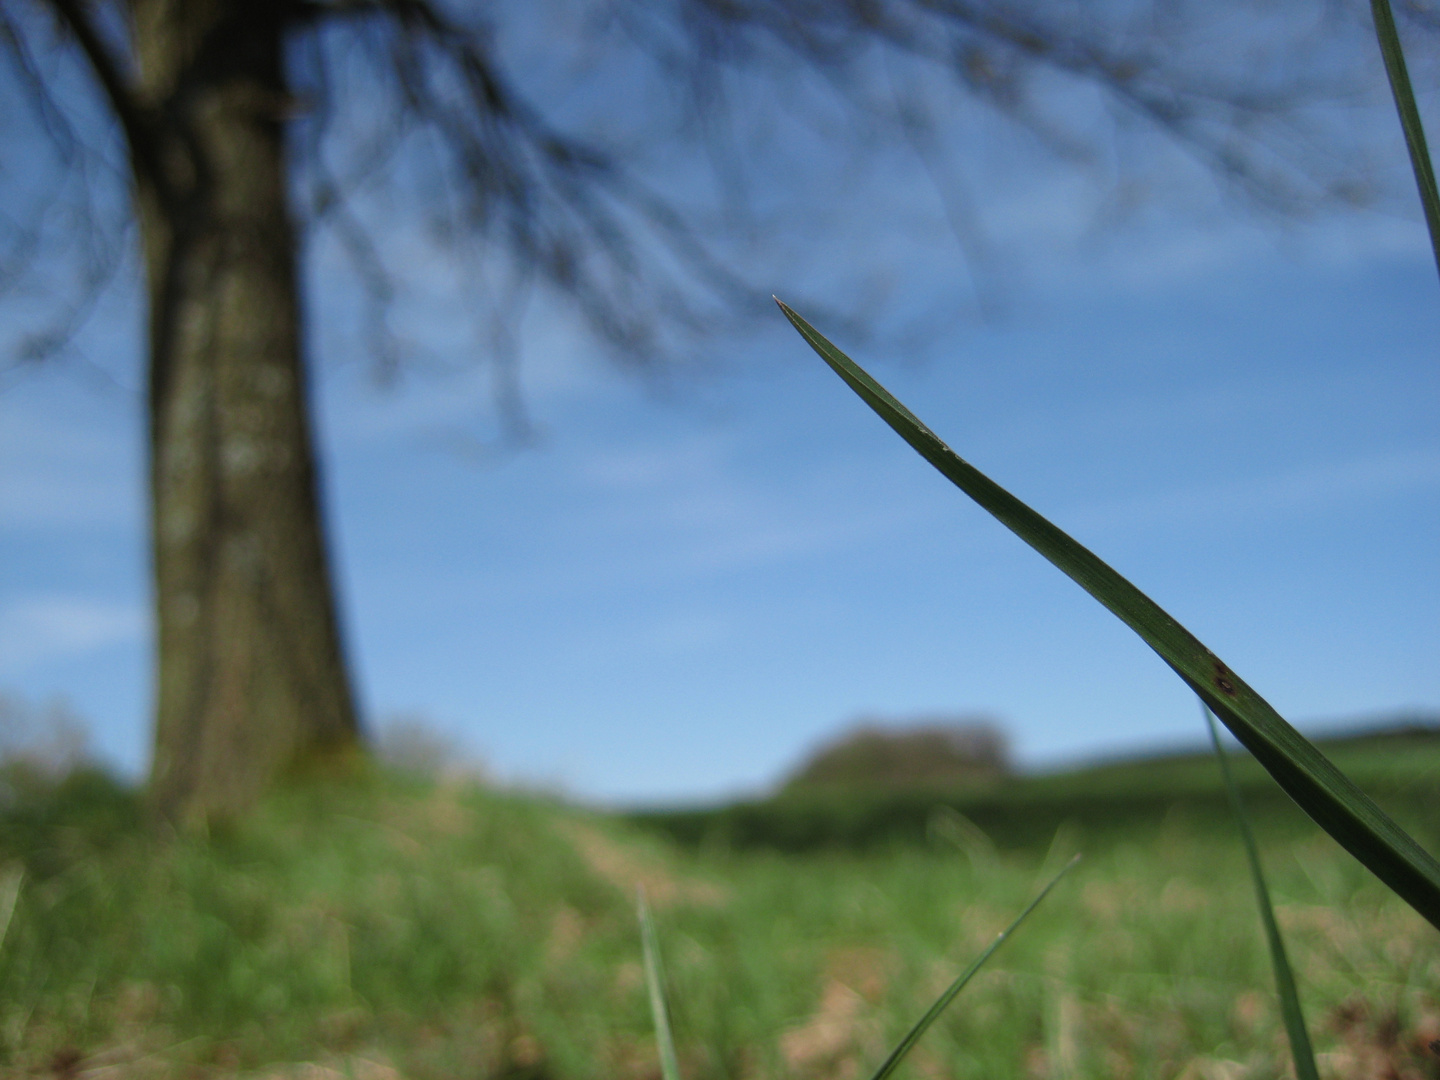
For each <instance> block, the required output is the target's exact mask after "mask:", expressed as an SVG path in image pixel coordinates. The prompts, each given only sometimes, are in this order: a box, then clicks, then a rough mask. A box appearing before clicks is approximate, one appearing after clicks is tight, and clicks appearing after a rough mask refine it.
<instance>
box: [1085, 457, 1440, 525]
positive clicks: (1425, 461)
mask: <svg viewBox="0 0 1440 1080" xmlns="http://www.w3.org/2000/svg"><path fill="white" fill-rule="evenodd" d="M1437 487H1440V452H1437V451H1434V450H1409V451H1400V452H1395V453H1390V454H1377V455H1373V456H1370V457H1365V458H1359V459H1356V460H1353V461H1347V462H1339V463H1329V464H1325V465H1320V466H1316V467H1314V468H1310V469H1299V470H1294V471H1291V472H1285V473H1278V474H1275V475H1272V476H1257V477H1251V478H1249V479H1244V480H1239V481H1236V482H1234V483H1227V484H1208V485H1205V486H1203V487H1194V488H1188V489H1185V490H1181V491H1171V492H1166V493H1163V494H1159V495H1151V496H1144V497H1141V498H1137V499H1129V500H1124V501H1120V502H1112V503H1107V504H1104V505H1099V506H1092V507H1088V508H1083V509H1080V510H1079V511H1077V512H1074V513H1068V514H1066V515H1065V516H1064V521H1065V527H1066V528H1069V529H1073V530H1075V531H1077V532H1092V533H1093V532H1133V531H1134V530H1137V529H1147V528H1160V527H1174V526H1179V525H1190V524H1194V523H1197V522H1203V521H1216V520H1222V519H1223V520H1227V521H1236V520H1240V519H1244V518H1256V517H1269V516H1274V515H1285V514H1296V513H1308V512H1313V511H1316V510H1325V509H1330V508H1334V507H1338V506H1343V505H1347V504H1351V503H1357V502H1363V501H1367V500H1373V499H1385V498H1392V497H1395V496H1398V495H1408V494H1412V493H1414V492H1417V491H1433V490H1435V489H1436V488H1437Z"/></svg>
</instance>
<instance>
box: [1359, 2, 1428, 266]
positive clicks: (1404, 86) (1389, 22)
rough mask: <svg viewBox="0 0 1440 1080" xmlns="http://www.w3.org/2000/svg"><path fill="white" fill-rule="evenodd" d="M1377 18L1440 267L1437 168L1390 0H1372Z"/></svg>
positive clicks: (1396, 100) (1380, 39)
mask: <svg viewBox="0 0 1440 1080" xmlns="http://www.w3.org/2000/svg"><path fill="white" fill-rule="evenodd" d="M1370 12H1371V15H1372V16H1373V17H1374V19H1375V37H1376V38H1377V39H1378V40H1379V42H1380V55H1381V56H1382V57H1384V58H1385V74H1386V75H1387V76H1388V77H1389V79H1390V93H1391V94H1393V95H1394V97H1395V109H1396V111H1397V112H1399V114H1400V126H1401V127H1402V128H1403V129H1404V131H1405V148H1406V149H1407V150H1409V151H1410V166H1411V168H1413V169H1414V170H1415V184H1416V186H1417V187H1419V189H1420V203H1421V205H1422V206H1423V207H1424V208H1425V224H1426V226H1427V227H1428V228H1429V229H1430V247H1431V248H1432V249H1433V250H1434V252H1435V268H1436V270H1440V190H1437V189H1436V186H1435V167H1434V165H1433V163H1432V162H1431V160H1430V150H1429V147H1427V146H1426V145H1425V127H1424V125H1423V124H1422V123H1421V122H1420V106H1418V105H1417V104H1416V103H1415V90H1414V88H1413V87H1412V86H1411V85H1410V72H1409V70H1408V69H1407V68H1406V66H1405V51H1404V49H1402V48H1401V47H1400V32H1399V31H1398V30H1397V29H1396V28H1395V15H1394V13H1393V12H1392V11H1391V10H1390V0H1370Z"/></svg>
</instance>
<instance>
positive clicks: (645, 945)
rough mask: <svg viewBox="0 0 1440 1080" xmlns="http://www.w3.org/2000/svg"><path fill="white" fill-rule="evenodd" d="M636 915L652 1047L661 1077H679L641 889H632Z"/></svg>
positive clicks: (662, 977) (655, 947)
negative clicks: (658, 1058) (651, 1027)
mask: <svg viewBox="0 0 1440 1080" xmlns="http://www.w3.org/2000/svg"><path fill="white" fill-rule="evenodd" d="M636 907H637V909H638V911H639V915H640V949H641V951H642V952H643V954H644V956H645V986H646V988H647V989H648V990H649V991H650V1016H651V1018H652V1019H653V1020H654V1022H655V1048H656V1050H657V1051H658V1052H659V1054H660V1075H661V1077H662V1078H663V1080H680V1062H679V1059H678V1058H676V1056H675V1038H674V1036H673V1035H671V1033H670V1008H669V1004H668V1003H667V1001H666V1000H665V972H664V969H663V968H661V966H660V943H659V941H658V940H657V939H656V937H655V920H654V919H652V918H651V917H650V905H649V904H647V903H646V902H645V890H644V889H638V890H636Z"/></svg>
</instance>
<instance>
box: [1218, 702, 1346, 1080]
mask: <svg viewBox="0 0 1440 1080" xmlns="http://www.w3.org/2000/svg"><path fill="white" fill-rule="evenodd" d="M1200 710H1201V711H1202V712H1203V713H1204V714H1205V724H1206V726H1207V727H1208V728H1209V729H1210V741H1211V742H1212V743H1213V744H1214V746H1215V758H1216V760H1217V761H1219V762H1220V775H1221V777H1222V778H1223V779H1224V781H1225V795H1226V798H1228V799H1229V800H1230V809H1231V811H1232V812H1233V813H1234V815H1235V824H1236V826H1237V827H1238V828H1239V830H1240V839H1241V840H1242V841H1244V844H1245V857H1246V859H1247V860H1249V863H1250V879H1251V881H1253V882H1254V884H1255V903H1256V905H1257V906H1258V907H1259V908H1260V921H1261V923H1263V924H1264V926H1265V941H1266V943H1267V944H1268V945H1269V946H1270V966H1271V967H1272V968H1273V969H1274V971H1275V992H1276V993H1277V994H1279V996H1280V1014H1281V1016H1282V1017H1283V1019H1284V1021H1285V1034H1286V1035H1287V1036H1289V1038H1290V1056H1291V1058H1292V1059H1293V1060H1294V1062H1295V1076H1296V1080H1320V1072H1319V1070H1318V1069H1317V1068H1316V1067H1315V1050H1314V1048H1313V1047H1312V1046H1311V1044H1310V1030H1309V1029H1308V1028H1307V1027H1306V1026H1305V1014H1304V1012H1303V1011H1302V1010H1301V1008H1300V991H1299V989H1298V988H1297V987H1296V985H1295V973H1294V972H1293V971H1292V970H1291V968H1290V958H1289V956H1288V955H1287V954H1286V952H1285V939H1284V938H1283V937H1281V936H1280V924H1279V923H1278V922H1276V920H1275V906H1274V904H1272V903H1271V901H1270V889H1269V887H1268V886H1267V885H1266V884H1265V872H1264V871H1263V870H1262V869H1261V867H1260V847H1259V845H1258V844H1256V843H1255V830H1254V829H1253V828H1252V827H1251V825H1250V815H1249V814H1248V813H1247V812H1246V810H1245V803H1244V800H1242V799H1241V797H1240V787H1239V785H1238V784H1236V783H1235V774H1234V772H1233V771H1232V770H1231V768H1230V758H1229V755H1228V754H1226V753H1225V748H1224V747H1223V746H1221V745H1220V728H1219V726H1218V725H1217V724H1216V723H1215V714H1214V713H1213V712H1211V711H1210V708H1209V706H1207V705H1206V704H1205V702H1203V701H1202V702H1200Z"/></svg>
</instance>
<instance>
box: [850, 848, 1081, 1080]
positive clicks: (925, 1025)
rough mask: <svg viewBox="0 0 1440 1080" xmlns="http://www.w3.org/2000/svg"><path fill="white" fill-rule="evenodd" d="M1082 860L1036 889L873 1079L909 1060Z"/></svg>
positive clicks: (1077, 858)
mask: <svg viewBox="0 0 1440 1080" xmlns="http://www.w3.org/2000/svg"><path fill="white" fill-rule="evenodd" d="M1079 861H1080V856H1079V855H1076V856H1075V857H1074V858H1073V859H1071V860H1070V861H1069V862H1068V863H1066V864H1065V865H1064V867H1062V868H1061V870H1060V872H1059V873H1058V874H1056V875H1055V876H1054V877H1053V878H1051V879H1050V884H1048V885H1046V886H1045V888H1043V889H1041V890H1040V891H1039V892H1038V893H1036V895H1035V899H1033V900H1031V901H1030V903H1029V904H1028V905H1026V907H1025V910H1024V911H1022V912H1020V914H1019V915H1017V916H1015V921H1014V922H1012V923H1011V924H1010V925H1009V926H1007V927H1006V928H1005V929H1004V930H1001V931H1000V933H999V935H998V936H997V937H996V938H995V940H994V941H992V942H991V943H990V944H989V946H988V947H987V948H986V949H985V951H984V952H982V953H981V954H980V955H979V956H977V957H976V958H975V959H974V960H973V961H971V963H970V966H969V967H967V968H966V969H965V970H964V971H962V972H961V973H960V977H959V978H957V979H956V980H955V981H954V982H952V983H951V984H950V985H949V986H948V987H946V988H945V992H944V993H943V994H941V995H940V996H939V997H938V998H936V999H935V1004H934V1005H931V1006H930V1009H929V1011H927V1012H926V1013H925V1015H924V1016H922V1017H921V1018H920V1022H919V1023H917V1024H916V1025H915V1026H914V1027H913V1028H911V1029H910V1031H909V1033H908V1034H907V1035H906V1036H905V1038H903V1039H901V1040H900V1043H899V1045H897V1046H896V1047H895V1049H894V1050H891V1051H890V1056H889V1057H887V1058H886V1059H885V1062H884V1064H883V1065H881V1066H880V1068H879V1069H877V1070H876V1072H875V1075H874V1076H873V1077H871V1080H887V1077H889V1076H890V1074H891V1073H893V1072H894V1071H895V1070H896V1069H898V1068H899V1067H900V1063H901V1062H902V1061H904V1060H905V1055H907V1054H908V1053H910V1051H911V1050H913V1049H914V1048H915V1044H916V1043H918V1042H919V1041H920V1037H921V1036H922V1035H924V1034H925V1032H927V1031H929V1030H930V1025H931V1024H933V1023H935V1021H936V1020H938V1019H940V1014H941V1013H943V1012H944V1011H945V1010H946V1008H948V1007H949V1005H950V1003H951V1002H952V1001H954V1000H955V997H956V995H958V994H959V993H960V991H961V990H964V989H965V984H966V983H968V982H969V981H970V980H971V979H973V978H974V977H975V973H976V972H978V971H979V970H980V969H981V968H982V967H984V966H985V961H987V960H989V959H990V957H992V956H994V955H995V950H996V949H998V948H1000V946H1001V945H1003V944H1004V943H1005V939H1006V938H1008V937H1009V936H1010V935H1011V934H1013V933H1014V932H1015V928H1016V927H1017V926H1019V925H1020V924H1021V923H1022V922H1024V921H1025V920H1026V918H1028V917H1029V915H1030V913H1031V912H1032V911H1034V910H1035V909H1036V908H1037V907H1039V906H1040V901H1041V900H1044V899H1045V897H1046V896H1048V895H1049V893H1050V890H1051V889H1053V888H1055V886H1056V885H1057V884H1058V883H1059V881H1060V879H1061V878H1062V877H1064V876H1065V875H1066V874H1068V873H1069V872H1070V868H1071V867H1073V866H1074V865H1075V864H1076V863H1078V862H1079Z"/></svg>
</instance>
